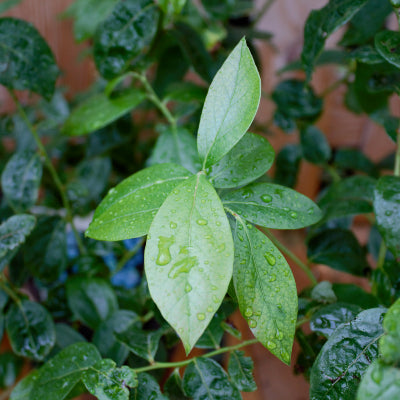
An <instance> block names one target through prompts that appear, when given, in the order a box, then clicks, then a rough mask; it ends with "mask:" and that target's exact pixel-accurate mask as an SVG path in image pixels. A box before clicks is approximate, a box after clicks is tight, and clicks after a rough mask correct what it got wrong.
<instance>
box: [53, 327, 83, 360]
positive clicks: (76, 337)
mask: <svg viewBox="0 0 400 400" xmlns="http://www.w3.org/2000/svg"><path fill="white" fill-rule="evenodd" d="M55 332H56V341H55V344H54V347H53V348H52V350H51V352H50V354H49V355H48V358H51V357H53V356H55V355H56V354H57V353H59V352H60V351H61V350H63V349H65V348H66V347H68V346H70V345H71V344H75V343H79V342H86V339H85V338H84V337H83V336H82V335H81V334H80V333H79V332H78V331H76V330H75V329H74V328H72V327H71V326H69V325H67V324H63V323H59V324H56V325H55Z"/></svg>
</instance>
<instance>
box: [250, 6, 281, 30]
mask: <svg viewBox="0 0 400 400" xmlns="http://www.w3.org/2000/svg"><path fill="white" fill-rule="evenodd" d="M274 2H275V0H266V1H265V3H264V5H263V6H262V7H261V8H260V10H259V11H258V12H257V17H255V18H254V20H253V22H252V24H251V25H252V26H253V27H254V26H256V25H257V23H258V22H260V20H261V19H262V17H263V16H264V15H265V14H266V13H267V11H268V10H269V9H270V7H271V6H272V4H274Z"/></svg>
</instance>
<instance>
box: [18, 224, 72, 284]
mask: <svg viewBox="0 0 400 400" xmlns="http://www.w3.org/2000/svg"><path fill="white" fill-rule="evenodd" d="M24 260H25V264H26V266H27V267H28V268H29V270H30V271H31V273H32V275H33V276H36V277H38V278H39V279H42V280H43V281H45V282H49V281H54V280H56V279H57V278H58V277H59V275H60V273H61V272H62V271H64V270H65V268H66V266H67V237H66V224H65V221H64V220H63V219H61V218H59V217H41V218H39V219H38V223H37V225H36V227H35V229H34V230H33V232H32V235H31V236H30V237H29V238H28V239H27V241H26V244H25V246H24Z"/></svg>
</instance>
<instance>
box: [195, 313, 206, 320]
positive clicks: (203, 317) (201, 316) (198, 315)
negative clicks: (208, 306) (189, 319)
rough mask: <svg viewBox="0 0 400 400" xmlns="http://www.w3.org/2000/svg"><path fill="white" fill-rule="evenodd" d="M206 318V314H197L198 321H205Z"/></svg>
mask: <svg viewBox="0 0 400 400" xmlns="http://www.w3.org/2000/svg"><path fill="white" fill-rule="evenodd" d="M205 318H206V315H205V314H204V313H198V314H197V319H198V320H199V321H204V320H205Z"/></svg>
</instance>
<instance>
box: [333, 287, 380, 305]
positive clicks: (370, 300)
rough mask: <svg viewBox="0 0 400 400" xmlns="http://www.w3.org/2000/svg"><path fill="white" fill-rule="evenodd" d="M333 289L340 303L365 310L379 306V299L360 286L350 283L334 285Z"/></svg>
mask: <svg viewBox="0 0 400 400" xmlns="http://www.w3.org/2000/svg"><path fill="white" fill-rule="evenodd" d="M332 288H333V291H334V292H335V295H336V297H337V299H338V301H339V302H344V303H349V304H354V305H357V306H359V307H361V308H363V309H368V308H374V307H378V306H379V302H378V299H377V298H376V297H375V296H373V295H372V294H371V293H367V292H366V291H365V290H364V289H361V288H360V287H359V286H356V285H353V284H350V283H334V284H332Z"/></svg>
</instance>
